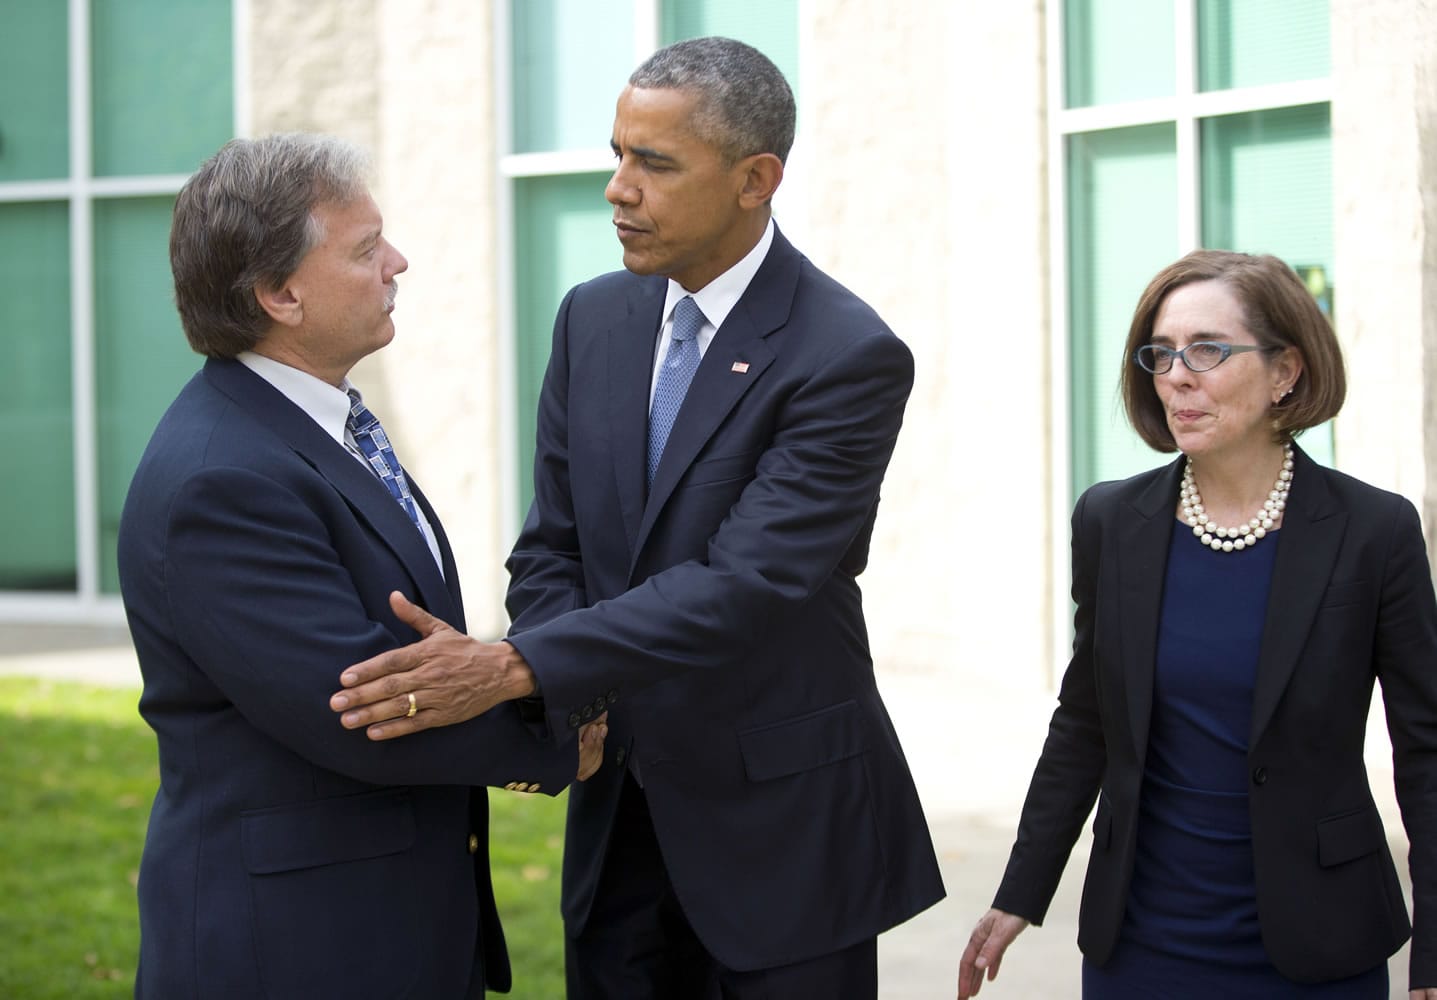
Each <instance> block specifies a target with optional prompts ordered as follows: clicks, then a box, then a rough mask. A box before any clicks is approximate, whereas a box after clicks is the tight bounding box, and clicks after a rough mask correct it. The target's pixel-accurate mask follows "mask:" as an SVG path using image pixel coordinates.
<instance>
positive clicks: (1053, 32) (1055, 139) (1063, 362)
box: [1045, 3, 1073, 687]
mask: <svg viewBox="0 0 1437 1000" xmlns="http://www.w3.org/2000/svg"><path fill="white" fill-rule="evenodd" d="M1047 29H1048V38H1047V46H1048V80H1047V85H1048V95H1047V100H1048V108H1049V113H1048V267H1049V272H1048V273H1049V279H1048V287H1049V288H1050V289H1051V293H1050V295H1049V299H1048V310H1049V316H1048V327H1049V330H1050V331H1051V332H1050V334H1049V340H1048V391H1049V393H1050V399H1051V402H1050V404H1049V405H1050V406H1051V407H1052V409H1051V411H1050V412H1051V418H1050V419H1051V424H1050V430H1049V442H1050V444H1049V449H1048V450H1049V456H1050V468H1051V470H1052V474H1051V476H1050V478H1049V491H1048V492H1049V499H1048V507H1049V518H1048V537H1049V539H1051V544H1050V546H1049V558H1048V580H1049V613H1048V641H1049V649H1050V650H1051V652H1050V654H1049V657H1048V664H1047V676H1046V678H1045V680H1046V681H1047V682H1048V684H1049V686H1051V687H1056V686H1057V682H1058V678H1059V677H1061V676H1062V672H1063V668H1064V665H1065V664H1067V662H1068V658H1069V657H1070V656H1071V654H1072V642H1071V639H1072V632H1071V629H1070V627H1069V622H1070V620H1071V619H1070V616H1069V613H1068V612H1069V608H1070V607H1071V598H1070V597H1069V580H1070V578H1071V572H1072V568H1071V566H1070V565H1069V552H1070V550H1069V546H1068V535H1069V532H1070V528H1069V524H1068V511H1069V507H1070V506H1071V504H1072V499H1073V498H1072V496H1071V491H1072V480H1073V469H1072V465H1073V463H1072V452H1073V448H1072V437H1073V421H1072V412H1071V407H1072V399H1071V395H1072V393H1071V386H1070V381H1071V374H1070V373H1071V362H1070V360H1069V352H1068V347H1069V343H1068V337H1069V329H1068V192H1067V180H1068V150H1067V143H1068V137H1067V134H1066V132H1065V131H1064V128H1063V108H1064V105H1065V104H1066V101H1065V95H1064V90H1065V85H1064V81H1065V80H1066V78H1067V66H1066V62H1065V55H1066V48H1065V46H1064V42H1063V4H1062V3H1054V4H1051V5H1049V14H1048V24H1047Z"/></svg>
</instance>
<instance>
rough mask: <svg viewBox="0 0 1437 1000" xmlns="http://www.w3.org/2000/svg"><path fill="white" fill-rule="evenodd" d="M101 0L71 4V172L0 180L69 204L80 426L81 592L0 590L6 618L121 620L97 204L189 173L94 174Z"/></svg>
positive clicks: (243, 40)
mask: <svg viewBox="0 0 1437 1000" xmlns="http://www.w3.org/2000/svg"><path fill="white" fill-rule="evenodd" d="M98 2H100V0H67V3H68V8H67V12H66V16H67V19H68V24H67V36H68V37H67V40H66V59H67V60H68V62H69V65H68V67H67V78H68V87H69V95H68V104H67V106H66V114H67V117H68V119H69V122H68V126H69V127H68V138H69V156H68V161H67V169H68V174H67V176H66V177H65V178H63V179H56V180H26V181H0V204H20V203H26V202H37V201H49V202H63V203H64V204H65V206H66V208H67V210H68V213H69V241H70V248H69V252H70V257H69V267H70V393H71V407H72V409H71V413H72V416H73V420H74V447H73V455H72V462H73V467H74V476H75V563H76V565H75V572H76V586H75V589H74V590H72V591H67V592H58V591H57V592H46V591H25V590H4V591H0V622H37V621H38V622H45V623H58V624H69V623H75V624H105V625H111V624H119V623H122V622H123V621H124V607H123V604H122V603H121V598H120V595H118V594H106V593H104V592H102V590H101V587H100V584H101V572H100V567H101V558H100V556H101V554H100V521H99V518H100V493H99V490H100V483H99V458H100V456H99V449H98V438H99V428H98V427H97V426H96V423H95V421H96V419H97V416H98V414H97V410H96V403H97V391H98V385H97V381H96V365H95V356H96V345H95V258H94V235H95V205H96V202H98V201H102V200H112V199H119V198H131V197H153V196H157V195H158V196H173V195H176V194H178V193H179V190H180V188H181V187H183V186H184V183H185V181H187V180H189V175H188V174H146V175H134V176H118V177H96V176H94V174H93V169H92V167H93V164H92V153H93V150H92V144H91V136H92V135H93V126H94V120H93V108H92V106H91V100H90V84H91V78H90V66H91V55H92V53H91V46H90V10H91V6H92V4H93V3H98ZM249 2H250V0H230V18H231V28H232V37H233V43H232V44H233V49H232V73H233V87H232V90H233V94H234V97H233V107H232V114H233V115H234V123H235V134H237V135H244V134H246V130H247V128H248V124H249V115H250V106H249V97H248V87H249V76H248V69H249V59H248V46H247V37H248V23H249Z"/></svg>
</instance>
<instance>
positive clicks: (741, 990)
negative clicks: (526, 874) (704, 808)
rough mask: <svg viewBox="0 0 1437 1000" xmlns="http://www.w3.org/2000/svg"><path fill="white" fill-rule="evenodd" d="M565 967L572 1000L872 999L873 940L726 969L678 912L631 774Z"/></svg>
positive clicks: (680, 910)
mask: <svg viewBox="0 0 1437 1000" xmlns="http://www.w3.org/2000/svg"><path fill="white" fill-rule="evenodd" d="M565 972H566V977H567V980H568V996H569V1000H790V998H794V997H825V998H833V1000H874V998H875V997H876V996H877V995H878V939H877V938H869V939H868V940H866V941H861V942H859V943H858V944H856V945H853V946H852V947H849V948H845V949H843V950H842V951H838V952H834V953H832V954H829V955H822V956H819V957H818V958H814V959H810V960H808V961H805V962H797V963H795V964H793V965H785V966H779V967H777V968H772V969H758V970H755V971H751V972H738V971H735V970H733V969H728V968H725V967H724V966H723V965H722V964H721V963H719V962H718V960H717V959H715V958H714V957H713V956H712V955H710V954H709V953H708V951H707V950H706V949H705V948H704V946H703V944H702V943H701V942H700V941H699V939H698V936H697V935H696V934H695V933H694V931H693V928H692V927H691V926H690V925H689V921H688V918H687V917H685V916H684V912H683V908H682V907H681V906H680V905H679V900H678V897H677V896H676V895H675V893H674V888H673V884H672V883H671V882H670V881H669V875H668V872H667V870H665V868H664V862H663V855H662V854H661V853H660V851H659V843H658V839H657V838H656V837H655V835H654V824H653V820H652V819H651V818H650V816H649V808H648V803H647V801H646V799H645V798H644V792H643V789H641V788H640V787H639V786H638V784H637V783H636V782H635V781H634V778H633V775H632V774H630V775H628V776H626V777H625V779H624V787H623V791H622V792H621V793H620V796H619V806H618V814H617V816H616V818H615V820H614V828H613V832H612V835H611V836H610V838H609V852H608V855H607V856H606V857H605V859H604V871H603V874H602V875H601V876H600V879H599V888H598V892H597V893H596V894H595V897H594V905H593V909H592V911H591V912H590V914H589V920H588V924H587V925H586V926H585V928H584V932H583V934H581V935H579V936H578V937H577V938H575V937H569V938H567V941H566V953H565Z"/></svg>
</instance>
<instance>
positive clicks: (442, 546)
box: [395, 469, 468, 632]
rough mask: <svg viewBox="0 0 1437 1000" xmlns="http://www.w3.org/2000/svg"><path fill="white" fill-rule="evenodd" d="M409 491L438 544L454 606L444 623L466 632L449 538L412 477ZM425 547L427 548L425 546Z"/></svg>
mask: <svg viewBox="0 0 1437 1000" xmlns="http://www.w3.org/2000/svg"><path fill="white" fill-rule="evenodd" d="M404 474H405V475H406V476H409V470H408V469H406V470H405V472H404ZM409 489H410V492H411V493H413V494H414V500H415V502H416V503H418V504H419V508H420V510H422V511H424V517H425V519H426V520H428V521H429V527H430V528H431V529H433V531H434V540H435V541H436V542H437V543H438V544H439V559H440V562H441V564H442V567H443V569H444V586H445V589H446V590H448V591H449V599H450V600H451V601H452V602H453V604H454V617H453V618H444V621H445V622H446V623H447V624H449V625H452V626H454V628H456V629H458V630H459V631H460V632H467V631H468V626H467V625H466V624H465V621H464V596H463V594H462V592H461V591H460V589H459V565H458V563H456V562H455V561H454V549H453V547H452V546H451V545H450V544H449V536H448V535H447V534H445V532H444V525H443V524H441V523H440V521H439V515H438V514H436V513H435V512H434V507H433V505H432V504H430V502H429V498H428V497H426V496H425V495H424V491H423V490H421V489H420V488H419V484H418V483H416V482H415V481H414V478H413V477H412V476H411V477H409ZM395 506H398V505H397V504H396V505H395ZM425 547H426V548H428V546H427V545H426V546H425ZM430 613H431V614H434V615H435V616H436V617H439V618H443V617H444V616H443V615H439V614H438V613H437V612H435V611H433V610H432V609H431V611H430Z"/></svg>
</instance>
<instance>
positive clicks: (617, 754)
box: [614, 747, 628, 764]
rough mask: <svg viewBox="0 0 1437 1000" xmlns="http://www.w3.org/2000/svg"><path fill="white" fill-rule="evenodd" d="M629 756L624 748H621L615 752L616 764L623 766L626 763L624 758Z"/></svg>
mask: <svg viewBox="0 0 1437 1000" xmlns="http://www.w3.org/2000/svg"><path fill="white" fill-rule="evenodd" d="M627 756H628V754H627V753H626V752H625V751H624V748H623V747H619V749H617V750H615V751H614V763H615V764H622V763H623V762H624V758H625V757H627Z"/></svg>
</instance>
